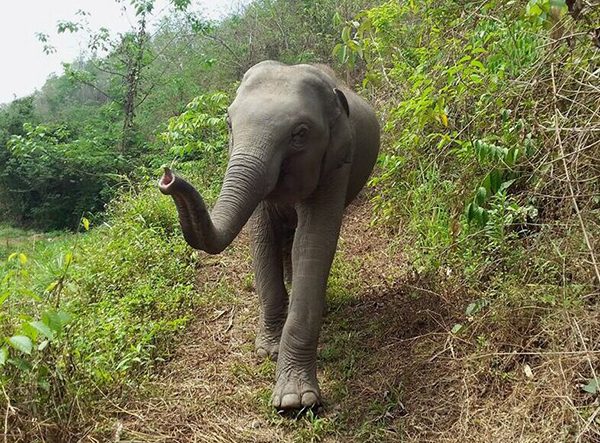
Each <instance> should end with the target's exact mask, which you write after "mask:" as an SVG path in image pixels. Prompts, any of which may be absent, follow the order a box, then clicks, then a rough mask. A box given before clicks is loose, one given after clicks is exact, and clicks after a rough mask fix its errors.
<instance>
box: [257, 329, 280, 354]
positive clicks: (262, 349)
mask: <svg viewBox="0 0 600 443" xmlns="http://www.w3.org/2000/svg"><path fill="white" fill-rule="evenodd" d="M255 347H256V355H257V356H258V357H260V358H263V359H266V358H270V359H271V360H273V361H277V357H278V355H279V337H275V336H269V335H268V334H265V333H263V332H259V333H258V336H257V337H256V341H255Z"/></svg>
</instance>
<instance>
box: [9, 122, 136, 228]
mask: <svg viewBox="0 0 600 443" xmlns="http://www.w3.org/2000/svg"><path fill="white" fill-rule="evenodd" d="M25 130H26V133H25V135H13V136H12V137H11V138H10V139H9V140H8V143H7V146H6V148H5V152H4V153H3V156H4V157H5V161H4V162H2V163H0V200H2V202H3V206H4V207H6V208H7V212H8V214H7V215H8V217H10V219H11V220H12V221H13V222H16V223H19V224H23V225H31V226H35V227H37V228H41V229H46V230H48V229H60V228H71V229H72V228H74V227H76V226H77V222H78V220H79V219H80V217H81V216H82V214H83V213H84V212H87V211H91V212H95V211H99V210H102V209H103V207H104V204H105V203H106V202H108V201H109V199H110V196H111V195H112V187H113V186H114V185H115V183H116V172H118V171H120V170H123V169H124V167H125V161H124V159H123V158H122V157H121V156H119V155H118V154H117V153H116V152H115V150H114V148H113V147H112V146H111V145H110V143H109V141H107V140H105V139H104V137H103V136H102V135H100V134H98V135H96V136H94V134H86V136H85V137H77V136H76V135H75V134H74V133H73V132H72V131H71V130H70V129H69V128H67V127H66V126H64V125H58V126H45V125H38V126H32V125H29V124H25Z"/></svg>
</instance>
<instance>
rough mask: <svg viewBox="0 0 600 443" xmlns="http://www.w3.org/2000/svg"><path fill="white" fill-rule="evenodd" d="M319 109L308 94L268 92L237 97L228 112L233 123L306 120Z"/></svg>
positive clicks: (316, 113) (315, 114)
mask: <svg viewBox="0 0 600 443" xmlns="http://www.w3.org/2000/svg"><path fill="white" fill-rule="evenodd" d="M320 108H321V107H320V106H319V104H318V103H316V102H315V97H313V96H311V95H310V94H301V93H295V94H281V93H278V92H277V91H273V90H269V91H263V92H262V93H260V94H258V93H253V94H241V95H238V96H237V97H236V98H235V100H234V101H233V103H232V104H231V106H230V107H229V112H230V115H231V117H232V119H233V120H234V121H238V122H239V121H242V120H252V121H260V120H276V121H281V122H283V121H285V120H288V119H290V120H307V119H310V118H311V117H312V118H315V117H317V115H318V113H319V112H318V111H319V109H320Z"/></svg>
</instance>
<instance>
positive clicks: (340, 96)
mask: <svg viewBox="0 0 600 443" xmlns="http://www.w3.org/2000/svg"><path fill="white" fill-rule="evenodd" d="M333 92H335V95H336V96H337V98H338V101H339V102H340V104H341V105H342V108H344V111H346V115H347V116H348V117H350V106H348V99H347V98H346V96H345V95H344V93H343V92H342V91H341V90H340V89H338V88H333Z"/></svg>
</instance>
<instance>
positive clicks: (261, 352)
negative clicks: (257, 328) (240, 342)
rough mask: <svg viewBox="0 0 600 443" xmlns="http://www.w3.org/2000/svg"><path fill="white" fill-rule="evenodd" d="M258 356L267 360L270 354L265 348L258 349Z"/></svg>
mask: <svg viewBox="0 0 600 443" xmlns="http://www.w3.org/2000/svg"><path fill="white" fill-rule="evenodd" d="M256 355H258V356H259V357H260V358H267V357H268V356H269V353H268V352H267V351H265V350H264V349H263V348H258V349H257V350H256Z"/></svg>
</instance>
